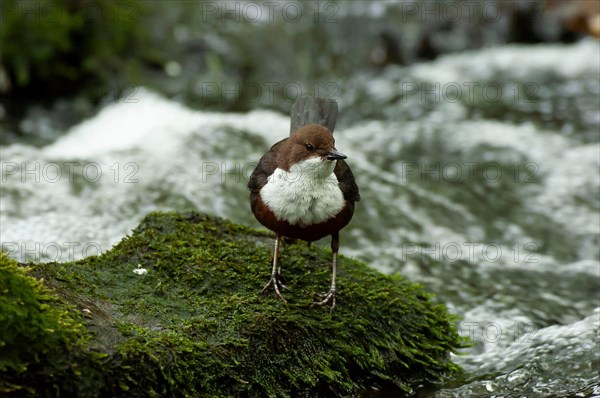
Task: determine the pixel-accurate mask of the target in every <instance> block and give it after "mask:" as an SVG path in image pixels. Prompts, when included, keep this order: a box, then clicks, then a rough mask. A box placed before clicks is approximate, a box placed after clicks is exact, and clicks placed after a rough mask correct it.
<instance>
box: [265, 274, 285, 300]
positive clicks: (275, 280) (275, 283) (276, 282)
mask: <svg viewBox="0 0 600 398" xmlns="http://www.w3.org/2000/svg"><path fill="white" fill-rule="evenodd" d="M271 286H272V287H273V290H275V295H276V296H277V297H278V298H279V299H280V300H281V301H283V302H284V303H287V300H286V299H285V298H283V296H282V295H281V292H280V290H281V289H286V290H287V288H288V287H287V286H286V285H284V284H283V283H282V282H281V279H280V277H279V276H277V275H271V279H269V282H267V284H266V285H265V287H263V288H262V290H261V292H260V293H261V294H263V293H264V292H265V291H266V290H267V289H268V288H270V287H271Z"/></svg>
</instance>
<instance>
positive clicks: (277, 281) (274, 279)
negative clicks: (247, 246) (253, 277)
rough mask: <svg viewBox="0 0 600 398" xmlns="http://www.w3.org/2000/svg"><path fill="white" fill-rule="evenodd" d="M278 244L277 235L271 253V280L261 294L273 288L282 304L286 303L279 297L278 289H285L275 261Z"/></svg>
mask: <svg viewBox="0 0 600 398" xmlns="http://www.w3.org/2000/svg"><path fill="white" fill-rule="evenodd" d="M280 243H281V235H277V236H276V237H275V250H274V252H273V270H272V271H271V279H270V280H269V282H267V284H266V285H265V287H263V289H262V291H261V293H264V291H265V290H267V289H268V288H269V287H271V286H273V289H274V290H275V294H276V295H277V297H279V299H281V300H282V301H283V302H284V303H286V302H287V301H286V300H285V299H284V298H283V296H282V295H281V292H280V291H279V289H280V288H286V286H285V285H284V284H283V283H281V268H280V267H279V266H278V264H277V259H278V257H279V245H280Z"/></svg>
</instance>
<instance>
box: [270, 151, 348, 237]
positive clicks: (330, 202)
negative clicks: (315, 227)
mask: <svg viewBox="0 0 600 398" xmlns="http://www.w3.org/2000/svg"><path fill="white" fill-rule="evenodd" d="M335 163H336V162H335V161H333V162H330V161H324V160H321V159H320V158H314V157H313V158H309V159H307V160H304V161H302V162H299V163H297V164H295V165H293V166H291V167H290V171H289V172H288V171H285V170H283V169H279V168H278V169H276V170H275V172H273V174H272V175H271V176H270V177H269V180H268V182H267V183H266V184H265V186H264V187H262V189H261V190H260V195H261V198H262V200H263V202H264V203H265V204H266V205H267V206H268V207H269V209H271V211H272V212H273V213H274V214H275V216H277V218H278V219H279V220H285V221H287V222H289V223H290V224H292V225H300V226H304V225H309V224H315V223H320V222H323V221H326V220H329V219H330V218H332V217H334V216H335V215H336V214H338V213H339V212H340V211H341V210H342V208H343V207H344V203H345V201H344V195H343V193H342V191H341V190H340V187H339V183H338V180H337V177H336V176H335V174H334V173H333V169H334V168H335Z"/></svg>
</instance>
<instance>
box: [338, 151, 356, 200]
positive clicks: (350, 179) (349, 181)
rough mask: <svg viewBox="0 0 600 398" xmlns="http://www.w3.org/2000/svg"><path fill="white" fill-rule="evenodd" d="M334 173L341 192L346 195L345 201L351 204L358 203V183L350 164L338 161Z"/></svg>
mask: <svg viewBox="0 0 600 398" xmlns="http://www.w3.org/2000/svg"><path fill="white" fill-rule="evenodd" d="M333 172H334V173H335V176H336V177H337V179H338V183H339V187H340V190H341V191H342V193H343V194H344V199H346V200H349V201H351V202H358V201H359V200H360V193H359V192H358V185H356V181H354V175H353V174H352V170H350V167H349V166H348V164H347V163H346V162H345V161H344V160H338V161H337V163H336V165H335V169H334V170H333Z"/></svg>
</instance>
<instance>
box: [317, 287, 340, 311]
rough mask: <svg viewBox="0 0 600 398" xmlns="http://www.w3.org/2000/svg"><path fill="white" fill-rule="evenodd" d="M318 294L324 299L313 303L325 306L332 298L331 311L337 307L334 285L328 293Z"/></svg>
mask: <svg viewBox="0 0 600 398" xmlns="http://www.w3.org/2000/svg"><path fill="white" fill-rule="evenodd" d="M318 296H319V298H322V300H321V301H314V302H313V303H312V305H313V306H315V305H318V306H323V305H325V304H327V303H328V302H329V301H330V300H331V309H330V310H329V311H333V309H334V308H335V288H333V287H332V288H331V289H329V291H328V292H327V293H320V294H318Z"/></svg>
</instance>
